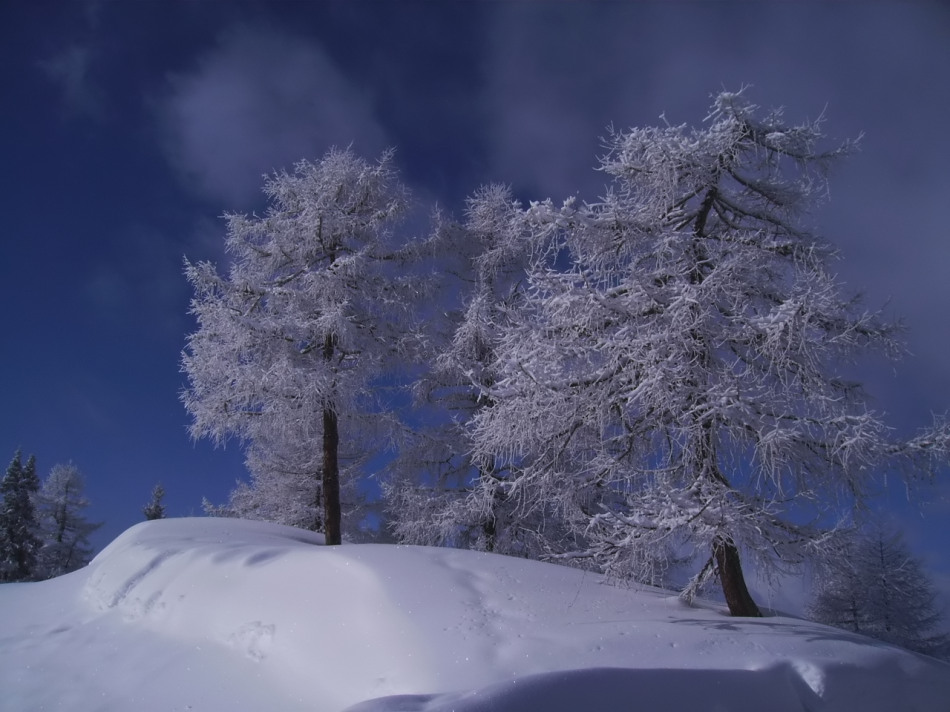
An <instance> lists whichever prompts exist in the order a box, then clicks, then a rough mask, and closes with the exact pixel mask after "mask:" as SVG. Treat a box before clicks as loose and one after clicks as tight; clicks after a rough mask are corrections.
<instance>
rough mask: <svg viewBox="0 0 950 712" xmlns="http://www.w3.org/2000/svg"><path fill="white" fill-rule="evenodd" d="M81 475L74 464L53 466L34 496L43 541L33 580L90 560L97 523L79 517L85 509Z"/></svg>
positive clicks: (64, 570) (68, 569)
mask: <svg viewBox="0 0 950 712" xmlns="http://www.w3.org/2000/svg"><path fill="white" fill-rule="evenodd" d="M84 489H85V482H84V480H83V476H82V473H81V472H80V471H79V468H77V467H76V466H75V465H74V464H72V463H68V464H65V465H62V464H60V465H55V466H54V467H53V469H52V470H50V473H49V475H47V477H46V479H45V480H43V485H42V487H41V488H40V491H39V494H38V495H37V497H36V502H37V514H38V519H39V522H40V531H41V536H42V540H43V544H42V547H41V548H40V550H39V554H38V557H37V569H36V578H42V579H48V578H53V577H54V576H60V575H62V574H66V573H69V572H70V571H75V570H76V569H79V568H81V567H83V566H85V565H86V564H87V563H89V560H90V559H91V558H92V544H91V543H90V541H89V536H90V535H91V534H92V533H93V532H94V531H95V530H96V529H98V528H99V527H100V526H101V524H97V523H92V522H89V521H88V520H86V518H85V517H84V516H83V510H84V509H86V507H88V506H89V500H88V499H87V498H86V496H85V494H84Z"/></svg>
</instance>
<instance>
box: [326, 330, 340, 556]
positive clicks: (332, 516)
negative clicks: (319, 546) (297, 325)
mask: <svg viewBox="0 0 950 712" xmlns="http://www.w3.org/2000/svg"><path fill="white" fill-rule="evenodd" d="M335 350H336V341H335V340H334V338H333V334H327V335H326V338H325V339H324V341H323V358H324V359H325V360H326V361H328V362H329V361H330V360H331V359H332V358H333V353H334V351H335ZM339 450H340V425H339V422H338V420H337V415H336V410H335V409H334V407H333V402H332V401H330V400H328V401H327V402H326V403H325V404H324V406H323V534H324V537H325V538H326V542H327V545H328V546H335V545H337V544H341V543H343V535H342V532H341V525H340V520H341V518H342V516H341V514H340V462H339Z"/></svg>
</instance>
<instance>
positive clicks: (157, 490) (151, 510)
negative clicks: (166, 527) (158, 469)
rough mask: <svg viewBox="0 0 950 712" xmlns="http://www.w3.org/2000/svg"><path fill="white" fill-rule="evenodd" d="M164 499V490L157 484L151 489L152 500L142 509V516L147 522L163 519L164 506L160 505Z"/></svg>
mask: <svg viewBox="0 0 950 712" xmlns="http://www.w3.org/2000/svg"><path fill="white" fill-rule="evenodd" d="M164 498H165V488H164V487H162V485H161V483H159V484H157V485H155V487H153V488H152V498H151V499H150V500H149V502H148V504H146V505H145V506H144V507H143V508H142V514H144V515H145V519H146V520H147V521H152V520H153V519H164V518H165V505H164V504H162V500H163V499H164Z"/></svg>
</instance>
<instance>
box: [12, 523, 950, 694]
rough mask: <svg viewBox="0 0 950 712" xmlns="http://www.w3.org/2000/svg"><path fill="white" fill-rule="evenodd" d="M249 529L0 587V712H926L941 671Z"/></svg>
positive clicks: (625, 596)
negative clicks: (914, 711)
mask: <svg viewBox="0 0 950 712" xmlns="http://www.w3.org/2000/svg"><path fill="white" fill-rule="evenodd" d="M321 541H322V540H321V538H320V537H319V536H317V535H314V534H310V533H308V532H303V531H298V530H295V529H290V528H286V527H280V526H276V525H269V524H263V523H258V522H243V521H237V520H226V519H178V520H161V521H157V522H149V523H144V524H140V525H138V526H136V527H133V528H132V529H130V530H129V531H127V532H126V533H125V534H123V535H122V536H120V537H119V538H118V539H117V540H116V541H115V542H113V543H112V544H111V545H110V546H109V547H107V548H106V549H105V550H104V551H103V552H102V553H101V554H100V555H99V556H98V557H96V559H95V560H94V561H93V562H92V563H91V564H90V565H89V566H88V567H87V568H86V569H84V570H81V571H78V572H75V573H73V574H69V575H67V576H64V577H61V578H59V579H54V580H51V581H46V582H42V583H33V584H6V585H4V586H0V709H2V710H11V711H13V710H16V711H18V712H19V711H32V710H75V711H77V712H79V711H81V712H91V711H101V712H119V711H120V710H121V711H123V712H124V711H126V710H136V712H149V711H151V710H155V711H158V710H161V711H163V712H167V711H170V710H191V711H195V712H199V711H214V712H218V711H221V710H227V711H228V712H241V711H244V710H247V711H251V710H254V711H258V710H268V711H275V712H294V711H297V710H300V711H302V710H307V711H308V712H314V711H316V712H321V711H326V712H339V711H340V710H345V709H350V710H352V711H353V712H356V711H359V712H397V711H401V712H409V711H419V712H422V711H425V712H436V711H438V712H449V711H451V710H455V711H456V712H488V711H489V710H491V711H492V712H515V711H516V710H517V711H521V710H543V711H544V712H561V711H564V712H568V711H569V712H580V711H588V710H590V711H596V710H611V711H613V710H632V709H638V710H639V709H643V710H651V711H658V710H689V711H690V712H695V711H700V710H725V711H735V710H768V711H769V712H793V711H794V712H799V711H802V712H803V711H805V710H807V711H809V712H846V711H851V710H861V711H862V712H875V711H880V712H895V711H897V710H918V711H921V712H923V711H931V710H932V711H934V712H938V711H944V710H946V709H947V705H948V700H950V665H946V664H944V663H940V662H937V661H934V660H931V659H929V658H925V657H921V656H917V655H914V654H911V653H907V652H903V651H901V650H898V649H895V648H891V647H888V646H886V645H884V644H881V643H877V642H874V641H871V640H868V639H864V638H861V637H858V636H854V635H849V634H847V633H844V632H841V631H838V630H835V629H832V628H826V627H823V626H820V625H817V624H813V623H808V622H802V621H798V620H793V619H788V618H777V617H776V618H766V619H759V620H740V619H734V618H729V617H727V616H725V615H724V614H723V613H722V612H721V611H720V610H719V609H718V608H715V607H711V606H710V607H703V608H686V607H684V606H682V605H681V604H680V603H679V602H678V601H677V600H676V599H675V598H674V597H672V596H668V595H666V594H663V593H660V592H655V591H637V590H629V589H621V588H616V587H613V586H608V585H604V584H602V583H601V582H600V580H599V578H598V577H596V576H594V575H591V574H584V573H583V572H580V571H575V570H572V569H568V568H563V567H558V566H552V565H548V564H541V563H537V562H531V561H524V560H520V559H512V558H506V557H501V556H495V555H490V554H479V553H474V552H468V551H456V550H447V549H428V548H420V547H396V546H384V545H344V546H342V547H333V548H327V547H324V546H322V545H321Z"/></svg>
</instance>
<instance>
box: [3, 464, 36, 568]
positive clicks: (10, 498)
mask: <svg viewBox="0 0 950 712" xmlns="http://www.w3.org/2000/svg"><path fill="white" fill-rule="evenodd" d="M38 490H39V478H38V477H37V475H36V458H35V457H34V456H32V455H31V456H30V458H29V459H28V460H27V462H26V464H25V465H24V464H23V463H22V460H21V454H20V451H19V450H18V451H17V452H16V454H15V455H14V457H13V460H12V461H11V462H10V465H9V466H8V467H7V471H6V474H5V475H4V477H3V480H2V481H0V497H2V502H0V581H27V580H29V579H31V578H32V577H33V576H34V574H35V569H36V555H37V552H38V550H39V548H40V543H41V540H40V538H39V524H38V522H37V517H36V509H35V506H34V504H33V498H34V496H35V495H36V493H37V491H38Z"/></svg>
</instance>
